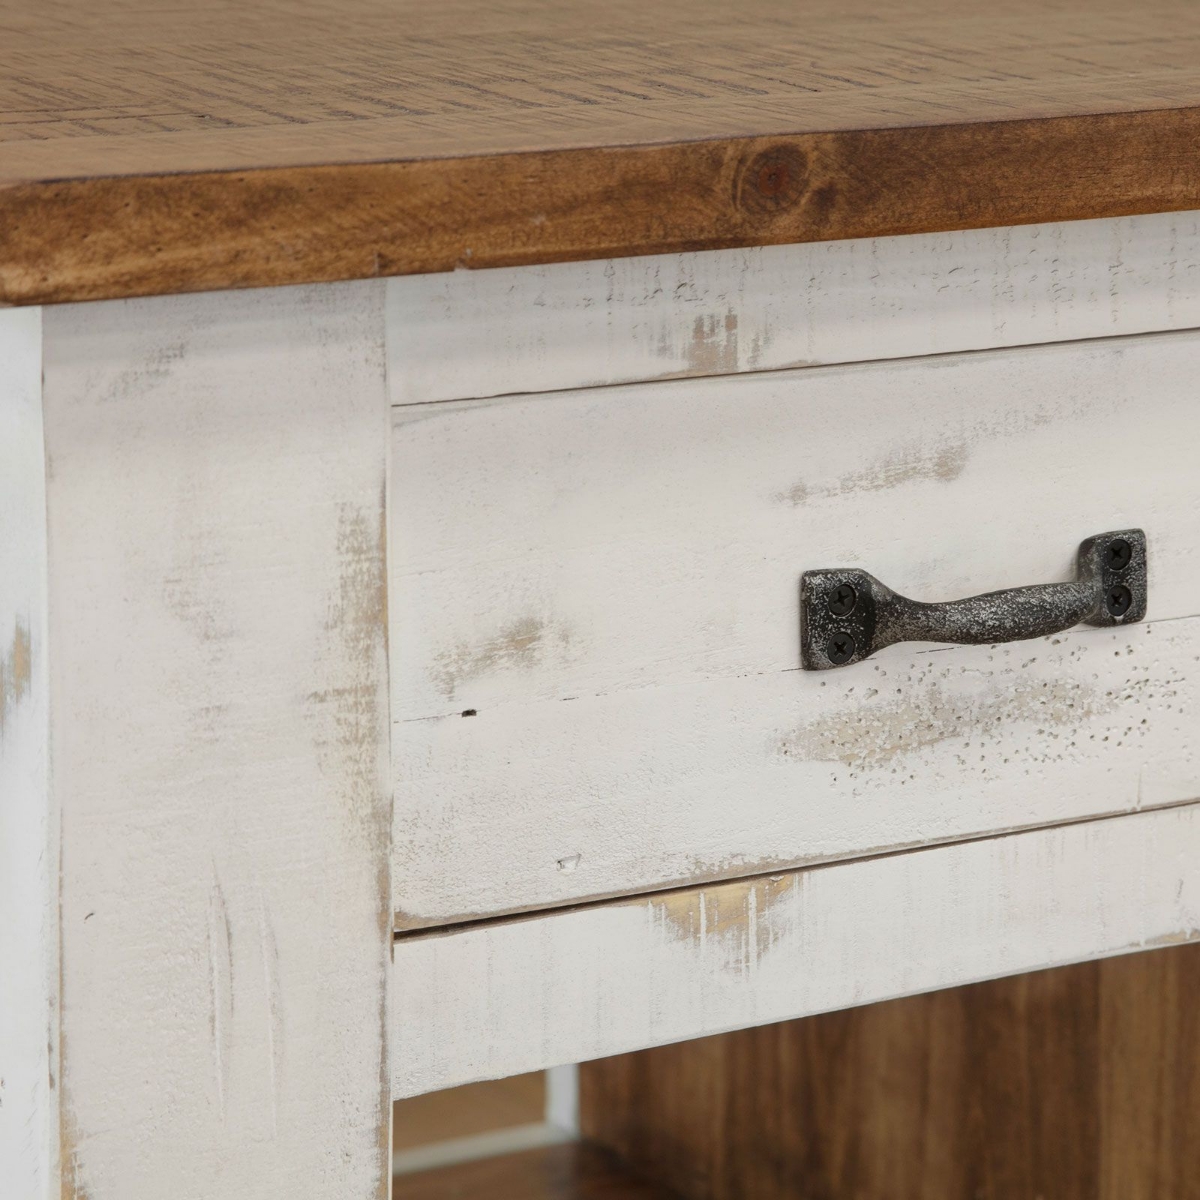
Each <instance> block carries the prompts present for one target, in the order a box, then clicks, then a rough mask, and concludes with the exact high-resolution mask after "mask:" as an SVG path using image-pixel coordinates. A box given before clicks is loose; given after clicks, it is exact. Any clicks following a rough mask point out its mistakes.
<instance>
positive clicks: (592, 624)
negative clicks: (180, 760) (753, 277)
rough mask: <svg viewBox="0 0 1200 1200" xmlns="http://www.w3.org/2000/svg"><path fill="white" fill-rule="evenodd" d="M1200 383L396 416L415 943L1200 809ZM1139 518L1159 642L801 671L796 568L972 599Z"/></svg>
mask: <svg viewBox="0 0 1200 1200" xmlns="http://www.w3.org/2000/svg"><path fill="white" fill-rule="evenodd" d="M1198 369H1200V334H1198V333H1196V332H1194V331H1188V332H1182V333H1175V334H1162V335H1153V336H1148V337H1141V338H1129V339H1112V338H1110V339H1103V340H1100V341H1095V342H1087V343H1074V344H1069V345H1058V346H1046V347H1037V348H1024V349H1015V350H1008V351H997V352H994V353H985V354H964V355H953V356H944V357H939V358H924V359H910V360H905V361H901V362H883V363H873V364H867V365H861V366H852V367H831V368H822V369H819V370H798V371H791V372H762V373H758V374H750V375H741V376H737V377H727V378H709V379H699V380H692V379H689V380H682V381H675V382H660V383H650V384H642V385H634V386H628V387H621V388H612V389H590V390H581V391H574V392H563V393H558V394H556V395H554V396H549V397H547V396H545V395H534V396H514V397H507V398H502V399H498V400H489V401H485V402H478V403H474V402H462V403H459V402H452V403H447V404H439V405H409V406H406V407H404V408H399V409H397V410H395V427H394V435H393V443H392V445H393V450H392V463H393V475H392V503H393V517H392V520H391V523H390V530H391V538H392V543H391V557H390V560H389V571H390V579H391V595H392V598H393V606H392V625H391V644H392V645H393V646H396V647H399V648H400V649H399V651H398V653H399V654H400V655H401V656H402V661H403V664H404V667H403V670H401V671H398V672H396V673H395V675H394V676H393V684H394V689H393V696H392V715H393V718H394V736H395V742H394V761H395V764H396V796H397V803H396V809H395V816H396V828H395V837H394V844H395V846H396V853H397V861H396V871H395V875H394V878H395V880H396V884H397V888H396V911H397V918H396V919H397V928H404V929H410V928H417V927H421V926H436V925H440V924H446V923H449V922H453V921H458V920H466V919H477V918H480V917H486V916H494V915H497V914H499V913H503V912H512V911H517V910H521V909H533V908H540V907H546V906H549V905H552V904H565V903H573V902H576V901H579V900H587V899H596V898H600V897H603V896H607V895H616V894H628V893H633V892H639V891H641V892H646V891H654V890H658V889H661V888H663V887H668V886H686V885H689V884H696V883H702V882H705V881H707V880H712V879H717V878H729V877H732V876H737V875H742V876H745V875H752V874H754V873H756V872H760V871H774V870H780V869H786V868H790V867H795V866H801V865H805V864H811V863H813V862H816V861H828V860H831V859H835V858H846V857H856V856H861V855H864V854H868V853H878V852H880V851H883V850H888V849H897V848H900V847H903V846H912V845H921V844H928V843H930V842H934V841H939V840H947V839H951V838H955V837H963V836H971V835H977V834H981V833H987V832H997V831H1000V830H1008V829H1014V828H1018V827H1029V826H1033V825H1039V824H1052V823H1054V822H1057V821H1063V820H1070V819H1075V818H1079V817H1083V816H1087V815H1095V814H1098V813H1101V812H1116V811H1120V810H1122V809H1128V810H1132V809H1136V808H1138V807H1140V806H1143V805H1145V806H1150V805H1160V804H1164V803H1173V802H1177V801H1183V800H1191V799H1194V798H1196V796H1197V784H1196V771H1195V753H1196V748H1197V739H1198V738H1200V728H1198V727H1197V724H1196V722H1195V720H1194V719H1193V717H1192V715H1191V708H1190V705H1191V704H1192V703H1193V700H1192V697H1193V696H1194V693H1195V687H1196V683H1197V680H1196V679H1195V677H1194V676H1193V674H1192V672H1191V667H1190V664H1192V662H1193V661H1194V659H1195V657H1196V655H1197V654H1200V621H1192V620H1174V618H1181V617H1182V618H1190V617H1193V616H1194V615H1196V614H1197V613H1198V612H1200V560H1197V556H1196V554H1195V552H1194V547H1195V546H1196V544H1197V541H1198V540H1200V509H1197V507H1196V505H1195V504H1194V502H1193V497H1194V492H1195V484H1194V476H1195V463H1194V450H1193V445H1194V438H1190V437H1187V436H1180V432H1181V431H1183V430H1197V429H1198V428H1200V413H1198V411H1197V408H1196V404H1195V380H1196V375H1197V370H1198ZM1114 480H1120V481H1122V482H1121V484H1120V486H1114ZM1001 503H1002V504H1003V505H1004V520H1003V521H997V520H996V512H997V505H998V504H1001ZM1130 526H1141V527H1144V528H1145V529H1146V530H1147V531H1148V536H1149V543H1150V554H1151V564H1152V566H1151V576H1152V582H1151V586H1150V607H1149V610H1148V620H1147V622H1146V623H1145V624H1144V625H1138V626H1130V627H1128V628H1124V629H1116V630H1100V629H1089V628H1082V627H1081V628H1079V629H1075V630H1072V631H1071V632H1069V633H1066V634H1063V635H1061V636H1054V637H1049V638H1042V639H1038V640H1036V641H1032V642H1016V643H1012V644H1009V645H1004V646H998V647H991V646H961V647H953V648H948V647H940V648H938V649H936V650H935V649H934V647H932V646H928V645H926V646H921V645H916V644H908V645H900V646H894V647H891V648H889V649H888V650H887V651H885V652H884V653H882V654H880V655H878V656H876V657H875V658H874V659H872V660H871V661H870V662H867V663H863V664H861V665H860V666H856V667H851V668H848V669H846V670H844V671H839V672H834V673H813V672H805V671H801V670H800V669H799V665H800V650H799V638H800V633H799V616H798V611H799V601H798V585H799V578H800V574H801V572H803V571H805V570H809V569H812V568H814V567H823V566H838V565H847V566H849V565H855V566H861V567H863V568H864V569H866V570H868V571H871V572H872V573H874V574H876V575H877V576H878V577H879V578H880V579H882V580H884V581H885V582H886V583H887V584H888V586H890V587H894V588H895V589H896V590H898V591H900V592H901V593H903V594H905V595H909V596H914V597H917V598H919V599H923V600H948V599H952V598H955V597H959V596H970V595H976V594H979V593H983V592H988V591H992V590H994V589H998V588H1004V587H1012V586H1016V585H1019V584H1024V583H1045V582H1050V581H1053V580H1059V579H1064V578H1068V577H1069V576H1070V575H1071V573H1072V572H1073V570H1074V567H1073V556H1074V554H1075V551H1076V547H1077V546H1078V544H1079V542H1080V541H1082V539H1083V538H1085V537H1087V536H1089V535H1091V534H1093V533H1098V532H1101V531H1103V530H1105V529H1120V528H1125V527H1130ZM1183 664H1187V665H1183ZM464 713H466V714H473V715H470V716H467V717H464V716H463V714H464Z"/></svg>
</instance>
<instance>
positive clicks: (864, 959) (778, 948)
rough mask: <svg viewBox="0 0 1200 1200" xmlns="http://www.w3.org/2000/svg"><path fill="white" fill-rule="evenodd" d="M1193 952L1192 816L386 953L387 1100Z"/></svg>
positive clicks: (460, 934) (461, 935)
mask: <svg viewBox="0 0 1200 1200" xmlns="http://www.w3.org/2000/svg"><path fill="white" fill-rule="evenodd" d="M1197 939H1200V805H1196V804H1193V805H1187V806H1182V807H1179V808H1174V809H1168V810H1161V811H1157V812H1144V813H1137V814H1132V815H1129V816H1122V817H1113V818H1109V819H1107V820H1098V821H1089V822H1083V823H1079V824H1075V825H1068V826H1063V827H1059V828H1056V829H1042V830H1034V831H1030V832H1025V833H1017V834H1011V835H1008V836H1005V837H995V838H985V839H981V840H979V841H974V842H966V843H957V844H954V845H950V846H941V847H937V848H933V849H924V850H915V851H911V852H909V853H903V854H893V855H886V856H883V857H880V858H872V859H866V860H862V861H859V862H850V863H835V864H833V865H830V866H825V867H816V868H810V869H808V870H804V871H786V872H780V873H778V874H775V875H766V876H761V877H760V878H758V879H753V880H740V881H734V882H730V883H720V884H713V885H710V886H707V887H702V888H687V889H682V890H679V891H674V892H663V893H659V894H658V895H654V896H643V897H639V898H633V899H627V900H620V901H613V902H608V903H604V904H597V905H588V906H583V907H580V908H576V909H568V910H563V911H559V912H552V913H543V914H539V915H537V916H531V917H524V918H517V919H511V920H498V921H485V922H481V923H479V924H477V925H474V926H468V927H464V928H462V929H458V930H451V931H446V932H439V933H426V934H410V935H406V936H403V937H400V938H398V939H397V941H396V946H395V965H394V970H395V972H396V976H395V977H396V979H397V981H398V984H397V987H396V989H395V993H394V1007H393V1013H392V1063H393V1072H394V1073H393V1083H392V1086H393V1089H394V1093H395V1095H396V1096H397V1097H399V1096H407V1095H417V1094H419V1093H421V1092H425V1091H433V1090H435V1089H437V1088H442V1087H451V1086H454V1085H455V1084H459V1083H464V1082H467V1081H469V1080H472V1079H482V1078H498V1077H501V1076H504V1075H511V1074H515V1073H517V1072H519V1071H528V1070H534V1069H538V1068H541V1067H545V1066H550V1065H552V1064H556V1063H563V1062H579V1061H585V1060H588V1059H593V1058H601V1057H605V1056H607V1055H611V1054H617V1053H622V1052H624V1051H628V1050H635V1049H644V1048H646V1047H649V1046H659V1045H663V1044H665V1043H668V1042H676V1041H681V1040H684V1039H687V1038H695V1037H701V1036H704V1035H706V1034H713V1033H722V1032H726V1031H728V1030H731V1029H742V1028H746V1027H748V1026H752V1025H761V1024H768V1023H770V1022H773V1021H782V1020H788V1019H791V1018H793V1017H799V1016H807V1015H811V1014H813V1013H819V1012H830V1011H834V1010H837V1009H842V1008H848V1007H851V1006H854V1005H860V1004H869V1003H871V1002H873V1001H875V1000H883V999H889V998H892V997H896V996H906V995H912V994H914V993H917V992H924V991H930V990H932V989H935V988H944V987H954V986H957V985H958V984H963V983H971V982H976V981H979V980H983V979H990V978H994V977H997V976H1001V975H1008V974H1014V973H1017V972H1021V971H1032V970H1037V969H1039V968H1042V967H1049V966H1058V965H1061V964H1064V963H1069V962H1077V961H1082V960H1086V959H1089V958H1100V957H1106V956H1109V955H1118V954H1126V953H1130V952H1133V951H1136V950H1140V949H1146V948H1149V947H1154V946H1161V945H1173V944H1176V943H1180V942H1188V941H1195V940H1197Z"/></svg>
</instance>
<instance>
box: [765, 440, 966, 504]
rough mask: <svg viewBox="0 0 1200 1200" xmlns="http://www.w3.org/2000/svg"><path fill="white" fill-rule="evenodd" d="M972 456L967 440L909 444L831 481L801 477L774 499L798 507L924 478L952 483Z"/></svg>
mask: <svg viewBox="0 0 1200 1200" xmlns="http://www.w3.org/2000/svg"><path fill="white" fill-rule="evenodd" d="M969 458H970V448H969V447H968V445H967V443H966V441H964V440H956V441H950V442H943V443H941V444H938V445H933V446H910V447H906V448H902V449H896V450H893V451H891V452H889V453H888V454H886V455H885V456H884V457H883V458H881V459H879V460H878V461H877V462H874V463H871V464H870V465H869V466H866V467H864V468H862V469H861V470H858V471H850V472H847V473H846V474H844V475H841V476H840V477H839V478H838V479H837V480H835V481H834V482H832V483H828V484H824V485H810V484H808V483H806V482H805V481H804V480H800V481H798V482H797V483H794V484H793V485H792V486H791V487H790V488H786V489H785V490H783V491H780V492H776V493H775V497H774V498H775V500H776V501H777V502H778V503H780V504H790V505H792V506H793V507H795V508H799V507H800V506H801V505H803V504H806V503H807V502H808V501H809V500H810V499H816V498H820V499H826V498H830V497H836V496H848V495H850V494H851V493H853V492H884V491H887V490H888V489H889V488H896V487H902V486H903V485H905V484H908V483H916V482H920V481H922V480H928V481H930V482H933V483H953V482H954V480H956V479H957V478H958V477H959V476H960V475H961V474H962V473H963V471H964V470H965V468H966V465H967V460H968V459H969Z"/></svg>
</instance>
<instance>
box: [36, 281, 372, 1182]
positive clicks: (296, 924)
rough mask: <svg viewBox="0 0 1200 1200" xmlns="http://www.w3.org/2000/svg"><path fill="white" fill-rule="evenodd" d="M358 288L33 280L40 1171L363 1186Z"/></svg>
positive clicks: (119, 1178) (364, 559)
mask: <svg viewBox="0 0 1200 1200" xmlns="http://www.w3.org/2000/svg"><path fill="white" fill-rule="evenodd" d="M382 310H383V293H382V285H379V284H375V283H364V284H357V285H352V286H324V287H319V288H302V289H280V290H272V291H261V292H234V293H225V294H217V295H205V296H196V297H172V298H162V299H155V300H148V301H135V302H114V303H104V304H95V305H86V306H74V307H65V308H58V309H48V310H46V313H45V410H46V441H47V447H48V452H49V471H50V486H49V489H48V490H49V548H50V629H51V639H50V641H51V679H52V706H51V712H52V746H53V755H54V758H53V780H54V788H55V791H56V793H57V796H58V798H59V800H60V802H61V810H62V891H61V904H62V967H63V974H62V988H63V1011H62V1038H63V1050H62V1072H61V1082H62V1087H63V1097H64V1125H63V1130H64V1134H63V1138H64V1144H63V1155H64V1160H65V1163H66V1165H67V1169H66V1171H65V1174H66V1176H67V1178H66V1181H65V1184H64V1192H65V1194H66V1195H67V1196H77V1197H79V1198H80V1200H82V1198H83V1197H87V1200H163V1198H167V1197H169V1198H170V1200H191V1198H195V1200H213V1198H215V1197H220V1198H221V1200H250V1198H254V1200H261V1198H262V1197H274V1196H304V1197H306V1198H312V1200H316V1198H323V1197H328V1198H330V1200H332V1198H335V1197H336V1198H337V1200H366V1198H367V1197H385V1196H386V1195H387V1192H388V1177H389V1158H390V1145H389V1120H388V1118H389V1101H390V1094H389V1080H388V1060H387V1043H386V995H387V987H386V985H387V979H388V967H389V962H390V937H389V931H390V892H389V886H390V885H389V874H388V858H389V852H388V843H389V831H390V785H389V781H388V778H387V775H388V753H387V728H388V726H387V704H388V701H387V662H386V639H385V633H386V629H385V619H384V610H385V604H386V601H385V595H386V591H385V573H384V544H383V543H384V536H383V522H384V484H385V452H386V427H387V418H386V398H385V395H384V386H383V373H384V354H383V344H382V316H383V311H382Z"/></svg>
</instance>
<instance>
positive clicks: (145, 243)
mask: <svg viewBox="0 0 1200 1200" xmlns="http://www.w3.org/2000/svg"><path fill="white" fill-rule="evenodd" d="M1197 106H1200V5H1195V4H1193V3H1191V2H1190V0H1143V2H1142V3H1140V4H1130V3H1128V0H1049V2H1047V3H1043V2H1038V0H995V2H994V3H992V4H989V5H986V6H978V7H977V8H975V9H973V10H971V11H964V9H963V6H961V5H959V4H957V3H952V2H950V0H894V2H893V3H891V4H887V5H881V4H878V3H877V2H876V0H805V2H797V3H792V4H780V3H778V2H777V0H744V2H740V3H731V2H730V0H658V2H657V3H653V4H647V3H644V2H642V0H611V3H608V4H606V5H604V6H602V7H601V8H597V7H596V6H595V5H594V4H592V3H589V2H586V0H488V2H487V3H484V2H483V0H438V3H424V4H420V3H416V2H413V3H405V4H396V3H391V2H387V0H259V2H258V3H256V4H254V5H251V6H246V5H242V4H235V3H233V2H232V0H214V2H213V3H211V4H205V5H193V6H187V5H180V4H177V3H170V4H168V3H166V0H145V2H139V3H136V4H135V3H133V2H132V0H90V2H88V3H85V2H84V0H59V2H58V3H53V4H44V5H30V4H29V3H28V0H0V113H2V114H3V115H2V116H0V142H3V153H0V302H6V303H10V304H30V303H40V302H52V301H62V300H80V299H96V298H101V297H111V296H129V295H140V294H152V293H162V292H174V291H191V290H200V289H208V288H222V287H237V286H256V285H266V284H284V283H299V282H306V281H321V280H335V279H351V278H362V277H371V276H375V275H390V274H405V273H412V272H426V271H447V270H451V269H454V268H455V267H459V266H469V267H484V266H500V265H512V264H519V263H535V262H551V261H558V260H564V259H582V258H598V257H611V256H620V255H632V254H645V253H655V252H669V251H681V250H690V249H701V248H715V247H723V246H746V245H760V244H767V243H779V242H796V241H814V240H826V239H836V238H851V237H864V236H877V235H886V234H901V233H913V232H922V231H931V230H946V229H960V228H969V227H980V226H997V225H1011V224H1021V223H1029V222H1039V221H1051V220H1069V219H1079V218H1086V217H1112V216H1117V215H1122V214H1128V213H1136V212H1151V211H1168V210H1178V209H1185V208H1193V207H1200V155H1198V154H1197V151H1196V146H1197V145H1198V144H1200V107H1197Z"/></svg>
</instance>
